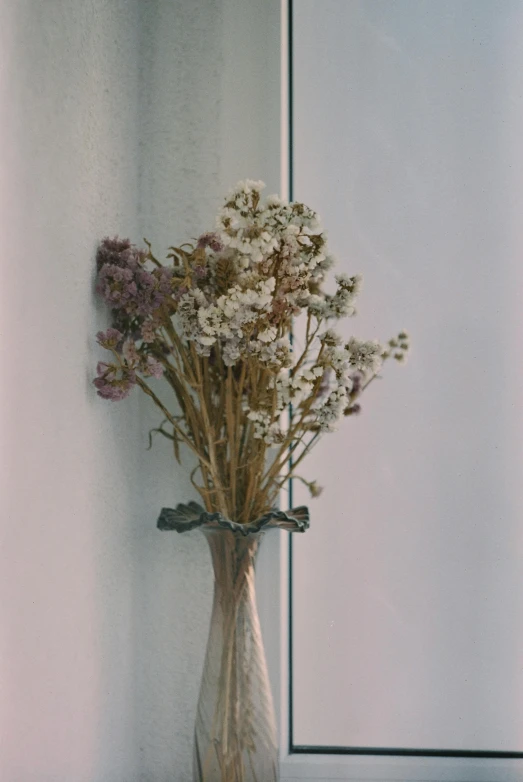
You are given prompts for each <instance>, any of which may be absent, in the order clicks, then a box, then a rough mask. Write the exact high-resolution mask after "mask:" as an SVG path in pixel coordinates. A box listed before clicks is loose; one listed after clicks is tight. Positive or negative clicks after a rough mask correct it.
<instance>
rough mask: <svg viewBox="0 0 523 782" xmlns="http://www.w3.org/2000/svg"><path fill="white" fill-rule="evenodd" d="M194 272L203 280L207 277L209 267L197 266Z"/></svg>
mask: <svg viewBox="0 0 523 782" xmlns="http://www.w3.org/2000/svg"><path fill="white" fill-rule="evenodd" d="M194 273H195V275H196V277H198V279H200V280H202V279H203V278H204V277H207V274H208V269H207V268H206V267H205V266H195V267H194Z"/></svg>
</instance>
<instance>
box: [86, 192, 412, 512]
mask: <svg viewBox="0 0 523 782" xmlns="http://www.w3.org/2000/svg"><path fill="white" fill-rule="evenodd" d="M263 187H264V185H263V183H262V182H256V181H253V180H246V181H244V182H239V183H238V184H237V185H236V187H235V188H234V189H233V190H232V191H231V192H230V193H229V195H228V196H227V197H226V199H225V203H224V205H223V207H222V208H221V209H220V211H219V213H218V215H217V217H216V222H215V227H214V230H213V231H210V232H207V233H204V234H202V235H201V236H200V237H199V239H197V240H196V244H195V245H192V244H183V245H181V246H180V247H170V248H169V253H168V255H167V260H168V262H167V263H166V264H163V263H161V262H160V261H159V260H158V259H157V258H156V257H155V256H154V255H153V253H152V251H151V246H150V245H149V244H148V243H146V244H147V249H139V248H137V247H135V246H134V245H132V244H131V242H130V241H129V240H127V239H124V240H122V239H119V238H105V239H104V240H103V241H102V243H101V245H100V247H99V249H98V253H97V268H98V276H97V284H96V290H97V292H98V294H99V295H100V296H101V297H102V298H103V300H104V301H105V302H106V304H107V305H108V307H109V308H110V310H111V311H112V315H113V323H112V326H111V328H109V329H107V330H106V331H105V332H100V333H99V334H98V342H99V344H100V345H101V346H102V347H103V348H105V349H106V350H108V351H110V352H111V354H112V360H111V361H110V362H107V363H106V362H100V363H99V364H98V369H97V377H96V379H95V380H94V381H93V382H94V384H95V386H96V388H97V391H98V394H99V395H100V396H102V397H103V398H105V399H111V400H119V399H124V398H125V397H126V396H127V395H128V394H129V392H130V391H131V389H132V388H133V387H134V386H135V385H139V386H140V387H141V388H142V390H144V391H145V392H146V393H148V394H149V396H151V397H152V398H153V399H154V401H155V402H156V403H157V404H158V406H159V407H160V408H161V410H162V412H163V414H164V416H166V420H167V421H168V423H169V424H170V425H171V427H172V432H171V434H169V435H168V434H167V433H166V430H165V429H164V428H163V427H160V428H159V429H158V430H155V431H160V432H161V433H162V434H165V435H166V436H169V437H170V439H171V440H173V442H174V444H175V452H176V454H177V455H178V452H177V447H178V443H179V442H183V443H185V445H187V446H189V447H190V448H192V450H193V451H194V452H195V453H196V454H197V455H198V457H199V458H200V463H201V469H202V475H203V476H204V480H205V481H206V486H205V487H200V489H199V490H200V491H201V492H202V496H205V498H206V503H207V507H208V508H210V509H211V508H218V507H219V509H221V510H223V509H227V510H228V512H229V514H230V517H231V518H232V517H233V516H234V514H236V515H238V513H239V511H238V508H239V507H240V505H241V503H242V502H247V500H249V502H250V503H251V505H252V503H255V504H256V502H257V503H258V504H259V506H260V508H263V509H265V508H266V507H268V505H267V504H268V503H269V504H270V501H271V498H274V492H275V491H276V489H277V487H278V486H279V485H281V480H282V477H281V475H280V473H281V468H282V466H283V465H284V464H286V459H287V454H288V452H289V449H292V451H293V452H294V459H293V460H294V462H295V463H297V462H299V460H300V458H301V457H299V458H297V459H296V458H295V457H296V453H295V452H296V448H297V446H298V445H300V444H301V445H302V446H303V448H304V451H305V452H308V450H309V449H310V442H307V437H311V438H312V440H313V441H315V440H316V438H317V437H318V435H320V434H322V433H324V432H330V431H332V430H333V429H335V428H336V426H337V424H338V422H339V421H340V419H341V418H342V417H343V416H344V415H352V414H355V413H357V412H359V410H360V404H359V402H358V401H357V400H358V399H359V397H360V396H361V394H362V392H363V390H364V389H365V387H366V386H367V385H368V383H369V382H370V380H372V379H373V378H374V377H375V376H376V374H377V373H378V372H379V371H380V368H381V365H382V362H383V361H384V360H386V359H387V358H389V357H394V358H395V359H396V360H398V361H401V360H403V359H404V356H405V352H406V350H407V348H408V337H407V335H406V334H405V333H404V332H401V333H400V334H399V335H398V338H397V339H394V340H391V341H390V342H389V343H388V344H387V345H381V344H380V343H378V342H376V341H361V340H358V339H356V338H355V337H351V338H350V339H349V340H348V341H346V342H344V341H343V340H342V338H341V336H340V335H339V334H338V333H337V332H336V331H335V330H334V329H333V328H332V327H331V323H332V322H335V321H338V320H340V319H342V318H346V317H351V316H353V315H355V313H356V309H355V304H356V300H357V297H358V295H359V293H360V291H361V285H362V278H361V276H360V275H357V274H356V275H353V276H349V275H347V274H339V275H337V276H336V277H335V283H336V285H335V291H334V292H333V293H329V292H327V290H326V289H325V288H324V285H325V284H326V282H327V275H328V272H329V271H330V269H331V268H332V266H333V265H334V259H333V257H332V255H331V254H330V253H329V251H328V247H327V239H326V234H325V233H324V231H323V229H322V227H321V224H320V220H319V218H318V215H317V214H316V213H315V212H314V211H313V210H312V209H310V208H309V207H308V206H306V205H305V204H302V203H298V202H294V203H287V202H285V201H282V200H281V199H280V198H279V197H278V196H269V197H267V198H265V199H263V198H262V190H263ZM299 316H303V319H304V321H305V330H306V336H305V343H304V346H302V347H303V349H301V348H300V350H299V351H298V350H296V348H295V347H293V346H292V345H291V342H290V340H289V334H290V332H291V329H292V324H293V322H294V321H295V319H296V318H297V317H299ZM162 375H164V376H165V378H166V379H167V381H168V382H169V383H170V385H171V386H172V388H173V390H174V392H175V397H176V400H177V402H178V408H179V410H181V415H175V414H174V413H171V412H169V411H168V410H167V409H166V408H165V406H164V405H163V404H162V403H161V402H160V400H159V399H158V398H157V397H156V395H155V393H154V391H153V389H152V388H151V387H150V385H149V384H148V383H147V382H146V381H147V380H148V379H149V378H159V377H161V376H162ZM289 406H292V411H293V414H292V416H291V418H290V420H287V422H286V423H284V416H283V413H284V412H285V411H286V410H287V409H288V408H289ZM210 438H211V439H210ZM268 447H272V448H276V451H277V454H276V458H275V466H274V467H273V468H271V470H270V471H269V472H268V473H267V474H266V477H267V482H266V484H264V485H263V486H262V485H259V484H258V483H257V481H259V480H261V478H260V476H262V475H264V473H265V471H264V469H263V468H262V467H263V463H264V460H265V452H266V449H267V448H268ZM234 449H236V450H234ZM220 460H221V462H220ZM219 463H222V466H221V467H217V466H216V465H217V464H219ZM243 464H245V465H249V467H248V468H247V467H243ZM239 465H241V466H239ZM278 468H279V472H278ZM243 470H246V472H245V474H244V472H243ZM224 476H229V478H228V480H229V485H228V486H226V485H223V482H224V480H225V478H224ZM248 481H251V484H253V485H254V486H255V488H254V489H253V488H252V485H251V487H250V488H248V487H247V482H248ZM306 483H307V485H308V486H309V488H310V489H311V493H313V494H315V495H316V496H317V494H318V493H319V491H320V489H319V487H317V486H316V484H315V483H314V482H306ZM205 492H207V494H205ZM264 503H265V504H264ZM229 506H230V507H229ZM256 507H257V506H256ZM253 508H254V506H253V507H249V509H246V510H245V513H246V514H250V513H251V512H254V511H253ZM260 508H258V510H259V509H260Z"/></svg>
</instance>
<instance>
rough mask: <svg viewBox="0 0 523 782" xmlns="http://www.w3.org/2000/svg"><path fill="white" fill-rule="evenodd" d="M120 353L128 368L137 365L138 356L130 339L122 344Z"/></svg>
mask: <svg viewBox="0 0 523 782" xmlns="http://www.w3.org/2000/svg"><path fill="white" fill-rule="evenodd" d="M122 353H123V355H124V358H125V360H126V361H127V363H128V364H129V365H130V366H135V365H136V364H138V363H139V361H140V356H139V354H138V351H137V349H136V345H135V344H134V342H133V340H132V339H127V340H126V341H125V342H124V346H123V349H122Z"/></svg>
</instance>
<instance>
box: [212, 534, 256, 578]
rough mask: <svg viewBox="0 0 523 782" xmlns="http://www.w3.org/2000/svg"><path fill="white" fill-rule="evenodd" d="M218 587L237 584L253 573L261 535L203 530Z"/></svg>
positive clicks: (250, 576)
mask: <svg viewBox="0 0 523 782" xmlns="http://www.w3.org/2000/svg"><path fill="white" fill-rule="evenodd" d="M204 534H205V537H206V538H207V542H208V544H209V549H210V551H211V557H212V564H213V568H214V578H215V582H216V585H217V586H218V587H220V586H222V587H223V588H228V587H230V586H233V585H236V586H239V585H240V584H241V583H243V582H245V580H247V581H249V580H250V579H251V578H252V577H253V574H254V565H255V562H256V554H257V552H258V547H259V544H260V539H261V535H260V534H257V535H238V534H234V533H232V532H229V531H222V530H205V533H204Z"/></svg>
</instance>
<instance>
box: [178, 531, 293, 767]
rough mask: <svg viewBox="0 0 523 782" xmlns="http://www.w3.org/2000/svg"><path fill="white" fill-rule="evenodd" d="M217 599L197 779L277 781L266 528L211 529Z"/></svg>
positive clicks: (199, 720) (199, 725)
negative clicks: (262, 556) (264, 601)
mask: <svg viewBox="0 0 523 782" xmlns="http://www.w3.org/2000/svg"><path fill="white" fill-rule="evenodd" d="M204 534H205V537H206V538H207V542H208V544H209V548H210V550H211V557H212V562H213V567H214V600H213V607H212V615H211V626H210V632H209V639H208V642H207V652H206V655H205V662H204V666H203V675H202V683H201V688H200V697H199V700H198V710H197V714H196V725H195V732H194V758H193V779H194V781H195V782H225V781H226V780H227V782H257V780H265V782H277V780H278V778H279V775H278V748H277V740H276V721H275V715H274V705H273V700H272V695H271V689H270V684H269V676H268V672H267V663H266V660H265V650H264V646H263V640H262V636H261V630H260V621H259V618H258V610H257V607H256V591H255V582H254V563H255V558H256V552H257V550H258V546H259V543H260V537H261V535H262V534H263V533H256V534H254V535H249V536H243V535H241V534H239V533H235V532H230V531H224V530H204Z"/></svg>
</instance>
